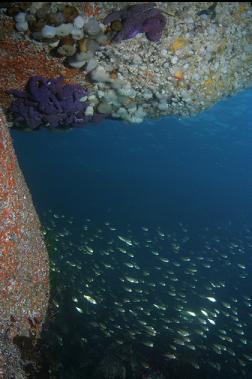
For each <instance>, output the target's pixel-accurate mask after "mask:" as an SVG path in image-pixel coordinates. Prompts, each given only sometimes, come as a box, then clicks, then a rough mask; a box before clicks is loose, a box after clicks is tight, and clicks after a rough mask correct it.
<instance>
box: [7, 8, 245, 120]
mask: <svg viewBox="0 0 252 379" xmlns="http://www.w3.org/2000/svg"><path fill="white" fill-rule="evenodd" d="M24 4H29V7H27V9H26V10H25V11H24V12H21V13H20V12H19V13H17V14H16V15H15V16H14V17H15V19H16V29H20V27H19V26H18V23H19V22H20V21H19V20H20V18H21V21H22V20H23V21H24V17H25V21H24V22H26V23H27V28H30V29H32V26H29V25H30V24H31V25H32V21H31V18H32V17H35V16H36V23H35V24H36V28H37V29H38V27H37V24H38V23H39V25H40V26H39V27H40V30H35V31H32V32H31V33H30V38H35V39H37V40H39V41H42V43H44V42H45V40H46V42H47V43H48V44H50V45H51V46H55V48H56V50H57V53H58V54H61V55H65V56H66V57H67V58H66V62H67V64H68V65H70V66H71V67H74V68H79V69H80V70H81V71H82V72H83V74H84V75H83V83H81V84H85V82H86V81H87V79H88V80H90V82H91V83H92V93H91V95H90V98H89V101H90V102H91V106H92V107H93V108H94V109H95V110H98V111H99V112H101V113H106V114H109V115H111V116H112V117H113V118H119V119H123V120H127V121H129V122H132V123H139V122H142V121H143V120H144V118H159V117H162V116H166V115H176V116H186V117H187V116H191V115H194V114H196V113H198V112H200V111H202V110H205V109H207V108H209V107H210V106H212V105H213V104H214V103H216V102H217V101H218V100H220V99H222V98H223V97H225V96H228V95H231V94H234V93H235V92H237V91H239V90H241V89H243V88H246V87H248V86H250V85H251V83H252V7H251V4H250V3H249V2H248V3H239V2H234V3H232V2H224V3H221V2H218V3H217V6H216V8H215V14H214V16H213V15H211V14H208V12H205V13H204V12H203V13H202V12H201V11H202V10H206V11H207V9H208V8H209V7H211V5H212V4H213V3H210V2H209V3H208V2H206V3H204V2H189V3H184V2H182V3H177V2H171V3H169V2H162V3H159V2H157V3H156V5H157V7H158V8H159V9H162V10H163V11H164V12H167V14H165V13H164V14H165V16H166V18H167V26H166V28H165V30H164V33H163V36H162V38H161V40H160V41H159V42H150V41H149V40H147V38H146V36H145V35H144V34H139V35H137V36H136V37H134V38H132V39H129V40H125V41H122V42H120V43H113V40H112V39H113V35H114V34H113V30H112V31H111V30H109V29H108V28H107V27H105V25H103V23H102V20H103V19H104V17H105V16H106V15H107V14H109V13H110V12H111V10H112V9H114V8H116V9H122V8H123V7H125V6H127V5H132V4H134V3H110V2H104V3H24ZM35 4H36V5H35ZM71 4H74V6H72V5H71ZM83 4H84V5H83ZM49 11H50V12H49ZM52 12H54V13H52ZM20 14H21V16H20ZM168 14H169V15H168ZM24 15H25V16H24ZM56 16H57V17H58V18H59V20H58V25H56V22H55V20H54V21H52V19H53V18H54V19H55V17H56ZM22 17H23V18H22ZM62 17H63V18H62ZM41 20H42V23H41V22H40V21H41ZM33 21H34V20H33ZM27 30H28V29H27ZM27 30H26V31H24V30H23V32H27ZM36 33H37V34H36ZM84 78H85V80H84Z"/></svg>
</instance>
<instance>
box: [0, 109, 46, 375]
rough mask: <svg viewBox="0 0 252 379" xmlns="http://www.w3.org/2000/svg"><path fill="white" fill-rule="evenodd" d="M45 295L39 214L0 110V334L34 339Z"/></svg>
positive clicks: (4, 336)
mask: <svg viewBox="0 0 252 379" xmlns="http://www.w3.org/2000/svg"><path fill="white" fill-rule="evenodd" d="M48 297H49V261H48V255H47V250H46V246H45V243H44V240H43V235H42V232H41V227H40V223H39V219H38V216H37V214H36V211H35V209H34V206H33V204H32V198H31V195H30V193H29V190H28V188H27V185H26V183H25V180H24V177H23V175H22V172H21V170H20V167H19V165H18V162H17V158H16V155H15V152H14V149H13V146H12V141H11V137H10V134H9V131H8V128H7V122H6V119H5V117H4V115H3V114H2V113H1V112H0V340H1V338H2V339H3V338H4V339H6V338H7V339H8V340H9V341H12V339H13V338H14V337H16V336H20V337H22V336H24V337H33V338H35V339H36V338H37V337H38V336H39V335H40V332H41V327H42V324H43V321H44V318H45V316H46V312H47V306H48ZM0 342H1V341H0ZM0 347H1V344H0ZM0 362H1V349H0ZM0 366H1V365H0ZM0 368H1V367H0ZM0 373H1V371H0ZM0 377H1V375H0Z"/></svg>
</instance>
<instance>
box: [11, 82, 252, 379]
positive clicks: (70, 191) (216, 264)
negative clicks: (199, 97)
mask: <svg viewBox="0 0 252 379" xmlns="http://www.w3.org/2000/svg"><path fill="white" fill-rule="evenodd" d="M251 103H252V91H251V89H250V90H246V91H243V92H240V93H239V94H237V95H235V96H233V97H228V98H226V99H225V100H222V101H220V102H219V103H218V104H216V105H214V106H213V107H212V108H210V109H208V110H206V111H204V112H202V113H200V114H198V115H196V116H193V117H190V118H178V117H163V118H161V119H160V120H156V121H149V120H145V121H144V122H142V123H139V124H134V123H133V124H128V123H126V122H125V121H116V120H104V121H102V122H100V123H99V124H97V125H90V126H87V127H85V128H81V129H78V128H74V129H69V130H64V131H62V130H48V129H39V130H37V131H32V132H28V131H20V130H15V129H13V130H11V135H12V138H13V143H14V147H15V151H16V154H17V157H18V160H19V164H20V166H21V169H22V171H23V173H24V176H25V179H26V181H27V184H28V187H29V189H30V191H31V193H32V198H33V201H34V204H35V207H36V210H37V212H38V215H39V218H40V221H41V223H42V226H43V233H44V236H45V239H46V243H47V248H48V252H49V256H50V270H51V272H50V279H51V299H50V307H49V312H48V317H47V322H46V328H45V329H44V331H43V334H42V338H41V341H40V346H39V355H40V365H39V367H37V368H36V369H35V368H31V374H30V377H34V378H57V379H58V378H60V379H86V378H87V379H93V378H95V379H96V378H99V379H102V378H104V379H117V378H118V379H134V378H137V379H138V378H139V379H140V378H142V379H166V378H169V379H173V378H181V379H185V378H201V379H205V378H206V379H210V378H221V379H222V378H223V379H238V378H246V379H249V378H252V299H251V298H252V175H251V163H252V128H251V120H252V109H251Z"/></svg>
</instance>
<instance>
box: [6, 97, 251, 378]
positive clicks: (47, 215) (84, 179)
mask: <svg viewBox="0 0 252 379" xmlns="http://www.w3.org/2000/svg"><path fill="white" fill-rule="evenodd" d="M251 104H252V90H248V91H244V92H242V93H240V94H238V95H236V96H234V97H231V98H227V99H225V100H223V101H222V102H220V103H218V104H217V105H215V106H214V107H212V108H211V109H209V110H208V111H205V112H203V113H201V114H199V115H197V116H194V117H192V118H187V119H178V118H175V117H166V118H163V119H160V120H157V121H146V122H144V123H142V124H136V125H132V124H128V123H124V122H121V121H111V120H106V121H104V122H102V123H101V124H98V125H90V126H88V127H87V128H85V129H75V130H69V131H64V132H61V131H58V132H53V131H48V130H43V129H41V130H39V131H37V132H21V131H12V132H11V133H12V137H13V140H14V146H15V150H16V153H17V156H18V158H19V163H20V166H21V168H22V170H23V173H24V176H25V178H26V181H27V184H28V186H29V188H30V190H31V193H32V197H33V200H34V204H35V206H36V209H37V211H38V214H39V216H40V219H41V222H42V224H43V225H44V226H46V225H48V224H50V222H51V220H52V218H53V216H52V215H53V214H56V215H64V220H68V219H70V220H72V221H73V222H72V224H71V223H70V224H66V225H67V228H68V230H69V232H70V234H71V238H72V241H73V243H74V244H76V246H77V245H78V244H80V241H81V243H83V238H84V240H85V238H88V236H87V235H86V236H84V237H83V236H82V237H80V234H81V232H80V230H81V228H82V226H83V224H85V222H86V221H85V220H87V219H90V220H92V221H91V224H92V227H90V229H91V230H92V233H93V232H94V230H95V229H96V228H97V229H98V228H99V227H101V225H104V223H106V222H109V223H110V224H111V225H114V226H116V227H117V228H118V231H120V233H121V234H122V235H123V234H124V235H126V231H129V230H130V234H131V237H132V238H133V239H139V240H141V238H143V236H142V235H140V232H139V228H140V227H142V226H146V227H148V228H149V229H150V230H157V229H158V228H160V230H164V231H169V232H172V233H174V234H176V235H178V237H180V236H181V232H180V229H181V228H180V225H181V224H183V225H184V226H186V228H187V229H188V230H189V232H188V233H189V237H190V238H191V239H193V242H192V246H193V248H194V249H195V251H197V241H199V247H200V246H201V243H202V241H201V242H200V236H201V237H202V238H203V239H204V238H205V237H204V235H203V234H204V232H203V231H204V230H210V231H213V232H212V236H211V232H207V233H208V238H212V237H214V234H215V233H216V230H219V231H220V232H219V233H220V236H221V243H223V249H222V250H223V251H225V249H226V246H228V240H229V239H231V238H234V239H235V238H237V239H238V240H239V241H243V238H244V239H245V234H244V233H245V232H244V230H245V229H246V230H250V228H251V230H252V175H251V172H252V171H251V166H252V108H251ZM57 225H58V226H57ZM57 225H56V226H55V225H54V227H55V233H56V232H57V228H58V231H59V230H61V229H62V227H63V228H64V227H65V228H66V225H63V226H62V225H61V224H60V222H59V223H58V224H57ZM90 233H91V232H90ZM120 233H118V234H120ZM248 233H249V232H246V238H248V235H247V234H248ZM182 234H183V233H182ZM90 236H91V234H90ZM112 237H113V238H116V234H115V233H114V232H111V234H110V232H109V231H107V235H106V237H104V241H105V240H106V238H107V240H109V239H110V238H112ZM152 237H153V235H152V232H150V233H149V238H152ZM67 238H68V237H66V242H65V245H64V246H65V249H66V251H67V249H68V248H69V245H68V242H69V240H68V239H67ZM153 239H154V241H155V237H153ZM153 243H154V242H153ZM55 244H56V245H57V241H56V242H55ZM67 246H68V247H67ZM192 246H191V247H192ZM199 247H198V248H199ZM157 248H158V249H160V251H161V250H162V249H164V247H162V245H161V244H158V246H157ZM223 251H222V252H223ZM245 252H246V254H247V257H249V256H250V254H251V252H252V251H249V248H248V249H247V250H246V249H245ZM209 254H210V253H209ZM72 259H73V260H74V259H76V260H77V262H79V263H80V262H81V260H83V264H85V259H87V261H86V264H87V265H88V264H90V265H93V264H94V262H95V261H93V260H92V259H93V258H92V259H91V258H89V257H88V258H85V257H83V256H81V255H78V254H77V253H76V255H73V256H72ZM242 259H243V261H245V262H246V256H244V255H243V256H242ZM65 261H66V257H65V258H64V253H63V257H62V258H61V260H60V262H61V263H59V262H58V264H59V265H60V267H61V272H63V273H62V277H60V280H61V281H64V280H65V282H64V283H65V287H64V289H65V292H64V293H67V291H68V290H69V293H71V291H72V292H73V289H74V290H76V291H78V283H79V281H81V278H83V275H84V273H82V276H80V277H79V276H78V275H79V274H74V271H71V270H70V269H68V268H66V264H65ZM80 264H81V263H80ZM90 267H91V266H90ZM64 270H65V271H64ZM118 270H119V268H118ZM115 272H116V271H115ZM120 274H121V272H120ZM177 274H178V277H179V278H180V280H181V281H182V280H183V277H182V276H181V275H180V274H179V272H178V273H177ZM71 275H72V276H73V278H75V279H71ZM218 275H219V280H221V276H222V274H221V272H219V273H218V274H217V276H218ZM249 275H251V272H249ZM111 277H112V276H111ZM250 278H251V276H250ZM58 279H59V277H58ZM77 279H78V280H77ZM206 279H207V278H206ZM224 279H225V278H224ZM108 280H109V279H108ZM111 280H112V279H111ZM201 280H204V277H203V279H202V277H201ZM227 280H228V279H227ZM237 280H238V279H237ZM71 283H72V284H71ZM237 283H239V280H238V281H237ZM97 285H98V284H97ZM109 286H110V287H109V288H110V289H111V293H112V294H113V282H111V283H110V285H109ZM251 289H252V286H251V287H250V284H249V281H248V282H246V283H245V284H244V285H241V286H240V287H239V291H241V293H240V295H242V291H243V290H244V291H245V292H246V294H250V295H251V294H252V290H251ZM114 291H115V292H114V293H115V294H116V288H114ZM245 292H244V293H245ZM69 296H72V293H71V294H70V295H69ZM237 296H238V297H239V294H237ZM115 297H116V295H115ZM68 300H69V299H68ZM62 301H63V300H62ZM70 307H71V306H70ZM69 312H70V310H69ZM69 314H70V313H69ZM62 317H63V318H64V316H62ZM75 317H76V316H69V320H68V327H69V328H70V333H71V327H70V325H69V323H72V322H75V323H76V325H77V326H76V328H77V334H78V333H79V331H80V330H81V328H82V327H83V326H82V323H81V322H79V321H78V320H79V319H77V318H75ZM78 317H79V315H78ZM97 317H98V316H97ZM100 317H101V318H104V319H105V318H106V315H105V314H103V315H100ZM250 320H251V321H252V319H251V318H250ZM244 322H245V323H246V322H247V321H244ZM248 322H249V321H248ZM72 333H73V332H72ZM250 337H251V338H250V340H252V336H251V335H250ZM163 342H164V341H162V343H163ZM160 343H161V342H160ZM71 349H76V351H75V354H76V355H77V356H78V348H77V345H75V344H72V347H71ZM250 354H251V352H250ZM59 356H60V354H59V355H58V356H57V357H58V359H60V358H59ZM62 360H63V358H62ZM71 360H72V363H71ZM69 361H70V363H66V362H69ZM61 364H62V365H63V366H64V365H65V366H64V367H65V368H66V370H65V371H64V372H65V374H64V375H63V374H62V373H61V375H60V376H59V377H61V378H62V379H65V378H77V379H78V378H84V377H85V378H86V377H89V376H83V375H84V374H83V372H84V371H81V370H83V368H80V367H78V364H77V363H76V361H75V360H74V358H73V357H72V355H71V351H70V350H67V348H65V350H64V363H62V362H61ZM73 367H76V372H75V373H73V372H74V369H73ZM250 367H251V366H250ZM78 370H79V371H78ZM244 370H245V374H242V375H241V376H234V378H235V377H237V379H238V377H245V378H251V376H250V375H251V374H249V373H248V372H249V371H246V368H245V369H244ZM62 372H63V371H62ZM62 375H63V376H64V377H63V376H62ZM86 375H87V374H86ZM174 375H175V374H174ZM197 375H200V374H198V371H197ZM218 375H219V374H218ZM235 375H238V374H237V373H236V374H235ZM142 377H144V376H142ZM153 377H154V376H153ZM174 377H175V376H174ZM180 377H181V378H182V376H180ZM192 377H195V378H196V377H198V376H196V374H195V375H194V376H192ZM199 377H202V378H203V377H207V376H203V375H202V376H199ZM216 377H218V376H216ZM220 377H221V376H220ZM225 377H226V378H231V376H230V375H226V376H225ZM90 378H91V376H90ZM208 378H209V376H208Z"/></svg>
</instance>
